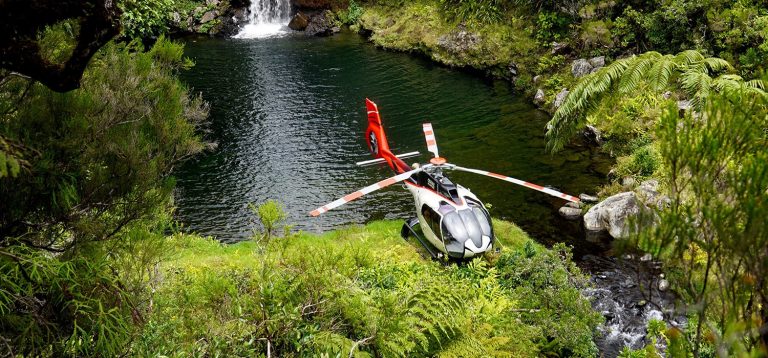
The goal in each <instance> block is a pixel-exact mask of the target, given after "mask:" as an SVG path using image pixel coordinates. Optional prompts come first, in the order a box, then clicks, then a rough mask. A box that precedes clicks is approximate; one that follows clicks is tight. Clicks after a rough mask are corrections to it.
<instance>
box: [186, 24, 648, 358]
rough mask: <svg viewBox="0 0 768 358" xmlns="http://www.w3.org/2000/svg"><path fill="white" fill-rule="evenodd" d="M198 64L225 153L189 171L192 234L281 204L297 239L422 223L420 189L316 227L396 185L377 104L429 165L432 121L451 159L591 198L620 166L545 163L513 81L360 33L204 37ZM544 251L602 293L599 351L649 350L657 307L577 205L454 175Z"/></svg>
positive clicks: (197, 84)
mask: <svg viewBox="0 0 768 358" xmlns="http://www.w3.org/2000/svg"><path fill="white" fill-rule="evenodd" d="M186 54H187V55H188V56H190V57H191V58H192V59H193V60H194V61H195V62H196V65H195V67H194V68H193V69H192V70H190V71H188V72H185V73H183V74H182V76H183V79H184V80H185V81H186V82H187V83H188V84H189V86H190V87H191V88H192V89H193V91H194V92H201V93H202V96H203V98H204V99H206V100H207V101H208V102H210V104H211V124H210V128H208V129H209V133H207V135H206V136H207V139H208V140H211V141H214V142H216V143H217V144H218V147H217V148H216V149H215V150H213V151H210V152H207V153H205V154H203V155H201V156H198V157H197V158H195V159H194V160H191V161H189V162H187V163H186V164H185V165H184V166H183V167H181V168H180V169H179V170H178V171H177V172H176V177H177V179H178V182H177V188H178V189H177V193H176V205H177V207H178V212H177V215H178V218H179V220H180V221H181V222H182V223H183V225H184V226H185V230H188V231H193V232H197V233H200V234H203V235H211V236H215V237H216V238H217V239H219V240H222V241H225V242H234V241H239V240H245V239H248V238H250V236H251V230H252V227H253V224H254V223H253V220H254V219H253V215H252V214H251V212H250V210H249V209H248V204H249V203H260V202H263V201H265V200H267V199H277V200H279V201H280V202H281V203H283V204H284V206H285V209H286V211H287V212H288V220H287V221H288V222H289V223H291V224H294V225H295V227H294V228H295V229H296V230H305V231H312V232H320V231H324V230H329V229H335V228H340V227H343V226H345V225H350V224H363V223H366V222H368V221H371V220H376V219H406V218H408V217H409V216H412V215H413V211H414V208H413V206H412V199H411V197H410V194H408V192H407V191H405V190H403V189H402V188H400V187H399V186H396V185H395V186H392V187H389V188H386V189H384V190H382V191H380V192H376V193H374V194H372V195H369V196H366V197H363V198H361V199H359V200H357V201H355V202H353V203H350V204H348V205H346V206H343V207H341V208H339V209H336V210H334V211H331V212H329V213H327V214H324V215H322V216H321V217H319V218H312V217H310V216H309V215H308V213H309V211H310V210H312V209H314V208H316V207H318V206H321V205H323V204H325V203H327V202H329V201H332V200H334V199H337V198H339V197H341V196H343V195H345V194H347V193H349V192H352V191H354V190H357V189H359V188H361V187H363V186H366V185H368V184H371V183H374V182H376V181H378V180H381V179H384V178H386V177H388V176H391V175H392V172H391V171H390V170H389V168H388V167H385V166H384V165H376V166H368V167H358V166H356V165H355V162H358V161H362V160H366V159H370V158H371V157H370V155H369V154H368V152H367V147H366V144H365V141H364V138H363V131H364V128H365V127H366V124H367V123H366V110H365V106H364V99H365V98H366V97H368V98H370V99H372V100H374V101H375V102H376V103H377V104H378V106H379V110H380V112H381V115H382V120H383V122H384V126H385V128H386V131H387V136H388V138H389V141H390V146H391V147H392V149H393V151H394V152H396V153H405V152H410V151H420V152H421V153H422V156H421V157H420V158H412V159H408V160H407V162H409V163H411V162H413V161H417V160H418V161H420V162H422V163H423V162H426V161H427V160H428V158H429V156H428V155H427V151H426V145H425V140H424V136H423V133H422V130H421V124H422V123H423V122H431V123H432V124H433V127H434V129H435V133H436V136H437V143H438V146H439V148H440V153H441V155H442V156H444V157H446V158H447V159H448V160H449V161H450V162H452V163H455V164H458V165H461V166H465V167H470V168H479V169H485V170H490V171H493V172H497V173H501V174H506V175H510V176H513V177H516V178H518V179H522V180H527V181H530V182H534V183H537V184H540V185H544V186H551V187H553V188H556V189H558V190H561V191H563V192H566V193H569V194H573V195H578V194H580V193H583V192H586V193H594V191H595V189H596V188H597V187H599V186H600V185H602V184H603V183H604V181H605V177H606V172H607V170H608V169H609V167H610V164H611V162H610V160H609V159H608V158H606V157H605V156H603V155H602V154H600V153H599V151H598V150H597V149H596V148H590V147H588V146H578V145H575V146H571V147H568V148H566V149H565V150H564V151H563V152H560V153H557V154H555V155H552V154H549V153H547V152H546V151H545V137H544V127H545V124H546V122H547V120H548V118H549V117H548V115H547V114H546V113H545V112H542V111H540V110H537V109H536V108H535V107H533V106H532V105H531V104H529V103H528V102H527V101H526V100H525V99H524V98H522V97H521V96H518V95H516V94H515V92H514V90H513V88H512V87H511V86H510V85H509V83H508V82H505V81H498V80H491V79H486V78H482V77H479V76H477V75H476V74H471V73H466V72H463V71H458V70H453V69H448V68H445V67H443V66H439V65H435V64H434V63H432V62H431V61H429V60H428V59H424V58H420V57H418V56H412V55H408V54H402V53H393V52H387V51H383V50H380V49H377V48H375V47H374V46H372V45H370V44H368V43H367V42H366V41H365V39H363V38H362V37H360V36H358V35H357V34H353V33H348V32H342V33H341V34H338V35H336V36H333V37H327V38H310V37H306V36H304V35H302V34H287V35H285V36H281V37H266V38H259V39H210V38H192V39H188V41H187V44H186ZM451 178H452V179H453V180H454V181H455V182H459V183H461V184H462V185H464V186H466V187H468V188H470V189H472V191H473V192H474V193H476V194H477V195H478V197H479V198H481V199H482V200H483V201H485V202H486V203H487V204H490V206H491V210H490V211H491V214H492V215H493V216H494V217H497V218H501V219H505V220H509V221H512V222H514V223H516V224H517V225H519V226H520V227H522V228H523V229H524V230H525V231H527V232H528V233H529V234H530V235H531V236H532V237H534V238H535V239H536V240H538V241H540V242H542V243H544V244H547V245H550V244H553V243H555V242H566V243H567V244H569V245H571V246H573V248H574V253H575V258H576V259H577V260H578V261H579V262H580V264H581V265H582V267H584V268H585V269H587V271H589V272H590V273H591V274H592V275H593V277H594V280H595V282H596V284H597V288H596V289H595V290H593V291H591V293H590V294H591V295H592V296H593V297H595V304H594V305H595V307H596V309H598V310H601V311H603V313H604V315H605V316H606V317H607V318H608V323H607V324H606V326H605V327H603V330H604V331H605V333H606V334H605V336H604V337H603V338H601V339H600V341H599V342H598V344H599V345H600V348H601V351H602V353H603V354H604V355H605V356H615V355H616V354H617V353H618V351H619V349H621V347H623V346H624V345H631V346H634V347H639V346H641V345H642V337H643V334H644V325H645V322H646V321H647V319H649V318H654V317H656V316H658V315H660V313H659V311H658V310H656V309H645V308H643V307H636V302H637V301H638V300H640V299H642V293H641V292H640V291H638V289H637V287H638V280H637V276H636V275H634V274H633V270H632V269H631V268H632V267H635V266H631V265H627V264H625V263H623V262H621V260H618V259H616V258H614V257H611V256H610V251H609V250H610V245H609V244H607V243H605V242H600V241H598V242H592V241H588V240H585V235H584V233H583V231H582V229H581V224H580V221H575V222H573V221H567V220H565V219H563V218H561V217H560V216H559V215H558V214H557V210H558V209H559V207H560V206H562V205H563V204H564V203H565V202H564V201H563V200H560V199H557V198H553V197H550V196H548V195H545V194H542V193H539V192H536V191H532V190H529V189H526V188H523V187H518V186H515V185H512V184H509V183H505V182H502V181H499V180H496V179H491V178H486V177H481V176H476V175H473V174H467V173H451Z"/></svg>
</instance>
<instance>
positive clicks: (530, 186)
mask: <svg viewBox="0 0 768 358" xmlns="http://www.w3.org/2000/svg"><path fill="white" fill-rule="evenodd" d="M523 185H525V186H527V187H529V188H531V189H536V190H544V187H543V186H540V185H536V184H533V183H529V182H527V181H524V182H523Z"/></svg>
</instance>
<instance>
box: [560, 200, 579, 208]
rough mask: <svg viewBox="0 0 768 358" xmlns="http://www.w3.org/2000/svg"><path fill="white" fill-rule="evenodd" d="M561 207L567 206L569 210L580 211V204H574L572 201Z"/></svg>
mask: <svg viewBox="0 0 768 358" xmlns="http://www.w3.org/2000/svg"><path fill="white" fill-rule="evenodd" d="M563 206H567V207H569V208H576V209H581V203H574V202H572V201H569V202H567V203H565V205H563Z"/></svg>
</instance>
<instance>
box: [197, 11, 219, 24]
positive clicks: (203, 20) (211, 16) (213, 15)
mask: <svg viewBox="0 0 768 358" xmlns="http://www.w3.org/2000/svg"><path fill="white" fill-rule="evenodd" d="M218 15H219V14H218V12H217V11H216V10H211V11H207V12H206V13H205V14H203V17H202V18H200V23H201V24H204V23H206V22H209V21H213V19H215V18H216V16H218Z"/></svg>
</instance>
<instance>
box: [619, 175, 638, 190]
mask: <svg viewBox="0 0 768 358" xmlns="http://www.w3.org/2000/svg"><path fill="white" fill-rule="evenodd" d="M635 183H637V181H635V178H633V177H624V178H622V179H621V186H623V187H625V188H631V187H633V186H635Z"/></svg>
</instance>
